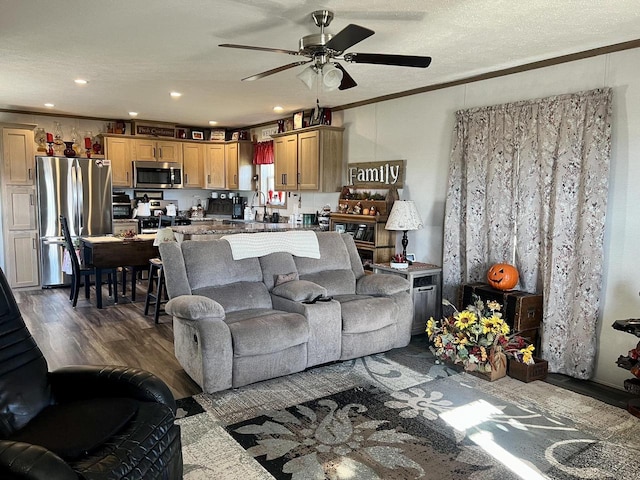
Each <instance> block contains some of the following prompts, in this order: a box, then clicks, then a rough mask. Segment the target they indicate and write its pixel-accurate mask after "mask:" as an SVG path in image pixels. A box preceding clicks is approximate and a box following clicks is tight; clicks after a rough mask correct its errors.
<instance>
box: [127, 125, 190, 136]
mask: <svg viewBox="0 0 640 480" xmlns="http://www.w3.org/2000/svg"><path fill="white" fill-rule="evenodd" d="M131 134H132V135H149V136H152V137H166V138H179V137H177V136H176V126H175V125H169V124H166V123H165V124H162V123H149V122H138V121H133V122H131Z"/></svg>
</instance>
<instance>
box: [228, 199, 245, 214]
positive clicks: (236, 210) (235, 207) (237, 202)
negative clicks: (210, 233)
mask: <svg viewBox="0 0 640 480" xmlns="http://www.w3.org/2000/svg"><path fill="white" fill-rule="evenodd" d="M232 200H233V204H232V210H231V218H233V219H239V218H244V204H245V203H247V198H246V197H238V196H235V197H233V199H232Z"/></svg>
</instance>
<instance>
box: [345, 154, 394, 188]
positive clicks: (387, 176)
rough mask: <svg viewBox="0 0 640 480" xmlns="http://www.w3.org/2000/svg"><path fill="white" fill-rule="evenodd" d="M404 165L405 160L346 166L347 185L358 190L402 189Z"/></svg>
mask: <svg viewBox="0 0 640 480" xmlns="http://www.w3.org/2000/svg"><path fill="white" fill-rule="evenodd" d="M406 165H407V161H406V160H390V161H387V162H366V163H350V164H348V165H347V169H348V170H347V183H348V184H349V185H352V186H354V187H358V188H388V187H390V186H392V187H396V188H402V187H403V186H404V172H405V170H406Z"/></svg>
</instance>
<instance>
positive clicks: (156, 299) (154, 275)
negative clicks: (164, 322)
mask: <svg viewBox="0 0 640 480" xmlns="http://www.w3.org/2000/svg"><path fill="white" fill-rule="evenodd" d="M154 282H155V283H156V289H155V293H154V291H153V284H154ZM164 290H165V287H164V270H163V268H162V259H160V258H152V259H151V260H149V286H148V287H147V298H146V299H145V301H144V314H145V315H149V306H150V305H153V308H154V310H153V320H154V321H155V323H159V322H158V317H159V316H160V305H162V304H163V303H166V300H164V301H163V300H162V295H163V293H164ZM164 295H165V298H166V293H164Z"/></svg>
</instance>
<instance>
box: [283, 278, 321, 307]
mask: <svg viewBox="0 0 640 480" xmlns="http://www.w3.org/2000/svg"><path fill="white" fill-rule="evenodd" d="M271 293H272V294H273V295H278V296H279V297H283V298H288V299H289V300H293V301H294V302H304V301H307V300H313V299H314V298H316V297H317V296H318V295H322V296H323V297H326V296H327V289H326V288H324V287H322V286H320V285H318V284H317V283H313V282H309V281H308V280H295V281H292V282H286V283H282V284H280V285H278V286H276V287H273V290H271Z"/></svg>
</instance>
